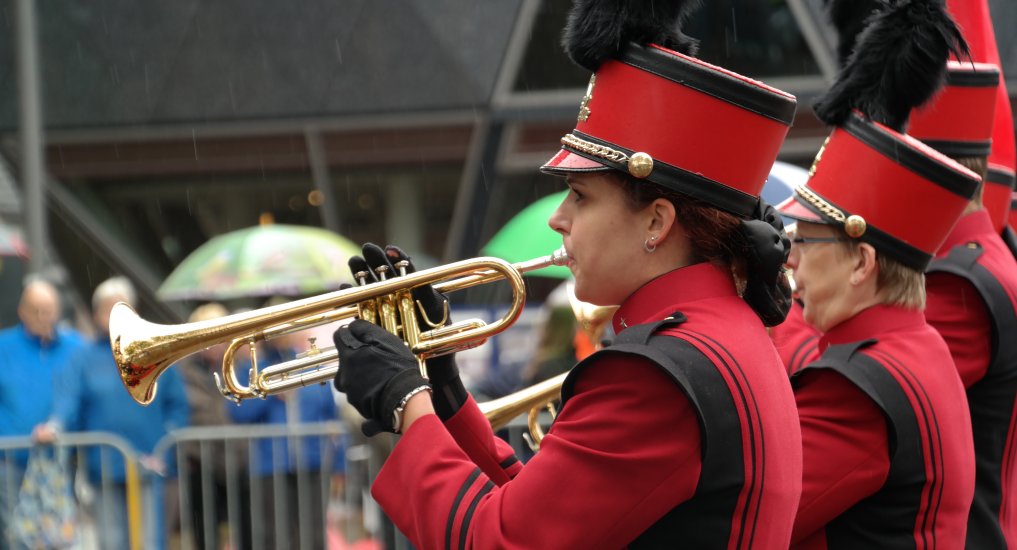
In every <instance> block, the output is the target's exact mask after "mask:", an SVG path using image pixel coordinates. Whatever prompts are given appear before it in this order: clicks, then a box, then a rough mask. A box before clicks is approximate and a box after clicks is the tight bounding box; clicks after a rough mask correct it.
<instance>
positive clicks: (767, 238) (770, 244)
mask: <svg viewBox="0 0 1017 550" xmlns="http://www.w3.org/2000/svg"><path fill="white" fill-rule="evenodd" d="M754 218H755V219H751V220H742V227H741V232H742V237H743V238H744V239H745V242H746V256H745V257H746V260H747V265H746V268H747V274H746V275H747V277H748V281H747V282H746V285H745V292H744V294H742V298H744V299H745V301H746V302H748V304H749V306H751V307H752V309H753V311H755V312H756V315H758V316H759V318H760V319H762V321H763V324H764V325H766V326H768V327H772V326H775V325H779V324H780V323H782V322H784V319H785V318H786V317H787V313H788V311H789V310H790V309H791V284H790V283H789V282H788V278H787V272H786V271H785V270H784V264H786V263H787V257H788V254H790V253H791V241H790V240H788V238H787V233H785V232H784V222H783V220H781V217H780V215H778V214H777V211H776V210H774V208H773V207H772V206H770V205H769V204H767V203H766V201H764V200H763V199H759V204H757V205H756V211H755V215H754Z"/></svg>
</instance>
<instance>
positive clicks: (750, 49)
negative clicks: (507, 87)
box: [513, 0, 819, 92]
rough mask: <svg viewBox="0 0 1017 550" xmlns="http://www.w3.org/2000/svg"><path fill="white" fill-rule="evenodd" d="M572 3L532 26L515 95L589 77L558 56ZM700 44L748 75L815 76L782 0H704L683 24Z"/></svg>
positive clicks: (566, 0)
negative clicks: (708, 0)
mask: <svg viewBox="0 0 1017 550" xmlns="http://www.w3.org/2000/svg"><path fill="white" fill-rule="evenodd" d="M571 6H572V2H571V0H547V1H545V2H543V3H542V4H541V6H540V11H539V13H538V14H537V16H536V18H535V20H534V22H533V30H532V33H531V39H530V42H529V44H527V47H526V48H527V49H526V53H525V56H524V58H523V63H522V66H521V67H520V69H519V73H518V74H517V76H516V81H515V85H514V87H513V89H514V90H515V91H517V92H526V91H536V90H555V89H563V88H580V87H583V86H585V85H586V81H587V80H588V79H589V74H588V73H587V72H586V71H585V70H583V69H580V68H578V67H576V66H575V65H573V64H572V63H571V62H570V61H569V60H568V58H567V57H566V56H565V54H564V53H563V52H562V48H561V45H560V42H561V30H562V28H563V27H564V26H565V20H566V17H567V15H568V11H569V9H570V8H571ZM685 33H686V34H688V35H690V36H693V37H695V38H697V39H699V40H700V50H699V54H698V55H697V56H698V57H699V58H701V59H703V60H705V61H708V62H710V63H714V64H717V65H721V66H723V67H725V68H728V69H731V70H733V71H736V72H739V73H742V74H745V75H747V76H752V77H769V76H796V75H813V74H818V73H819V69H818V68H817V66H816V62H815V60H814V59H813V57H812V53H811V52H810V51H809V48H808V46H807V45H806V43H805V40H804V39H803V38H802V34H801V32H800V31H799V29H798V24H797V22H796V21H795V18H794V16H793V15H792V13H791V10H790V8H789V7H788V5H787V2H786V1H784V0H714V1H711V2H705V3H704V4H703V5H702V6H701V7H700V8H699V9H698V10H697V11H696V12H695V13H694V14H693V16H692V17H691V18H690V20H689V21H688V22H687V23H686V25H685Z"/></svg>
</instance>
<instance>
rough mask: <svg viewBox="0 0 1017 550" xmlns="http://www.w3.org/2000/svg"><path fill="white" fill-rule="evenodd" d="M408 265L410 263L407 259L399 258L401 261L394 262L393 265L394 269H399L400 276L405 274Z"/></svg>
mask: <svg viewBox="0 0 1017 550" xmlns="http://www.w3.org/2000/svg"><path fill="white" fill-rule="evenodd" d="M409 265H410V262H409V261H407V260H401V261H398V262H396V263H395V265H394V266H393V267H395V268H396V269H398V270H399V276H400V277H405V276H406V268H407V267H409Z"/></svg>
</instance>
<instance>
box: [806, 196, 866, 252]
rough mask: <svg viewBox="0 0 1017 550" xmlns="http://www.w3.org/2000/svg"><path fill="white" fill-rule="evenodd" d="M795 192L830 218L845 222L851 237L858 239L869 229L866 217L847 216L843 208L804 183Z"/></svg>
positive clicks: (846, 231)
mask: <svg viewBox="0 0 1017 550" xmlns="http://www.w3.org/2000/svg"><path fill="white" fill-rule="evenodd" d="M795 194H797V195H798V196H799V197H801V198H802V199H803V200H805V202H807V203H809V204H811V205H812V206H815V207H816V208H818V209H819V211H820V212H821V213H823V214H825V215H826V216H827V217H828V218H831V219H832V220H834V221H836V222H839V223H842V224H844V232H845V233H847V234H848V236H849V237H852V238H855V239H857V238H858V237H861V236H862V235H864V234H865V230H866V229H867V226H866V223H865V218H863V217H861V216H859V215H857V214H852V215H850V216H845V215H844V212H843V211H842V210H840V209H839V208H837V207H836V206H834V205H832V204H830V203H829V202H827V201H826V199H824V198H823V197H820V196H819V195H817V194H816V193H815V192H814V191H812V190H811V189H809V188H808V187H805V186H804V185H800V186H798V187H796V188H795Z"/></svg>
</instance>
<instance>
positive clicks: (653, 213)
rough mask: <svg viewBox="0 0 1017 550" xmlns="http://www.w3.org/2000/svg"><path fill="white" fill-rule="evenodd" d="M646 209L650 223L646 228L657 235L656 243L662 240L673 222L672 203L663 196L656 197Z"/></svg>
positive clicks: (674, 214) (673, 211) (673, 210)
mask: <svg viewBox="0 0 1017 550" xmlns="http://www.w3.org/2000/svg"><path fill="white" fill-rule="evenodd" d="M646 209H647V212H648V213H649V214H650V219H649V222H650V225H649V227H648V228H647V229H649V231H650V232H651V233H653V234H654V235H656V236H657V242H658V243H660V242H663V241H664V239H666V238H667V235H668V233H670V232H671V228H672V227H674V224H675V216H676V213H675V209H674V203H672V202H671V201H669V200H667V199H665V198H658V199H656V200H654V201H653V202H652V203H650V204H649V206H647V207H646Z"/></svg>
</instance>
